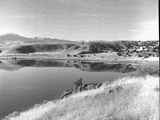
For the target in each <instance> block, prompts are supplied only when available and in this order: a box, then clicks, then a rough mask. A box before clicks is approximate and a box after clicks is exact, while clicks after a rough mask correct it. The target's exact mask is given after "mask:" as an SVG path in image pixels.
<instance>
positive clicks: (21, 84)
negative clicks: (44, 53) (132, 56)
mask: <svg viewBox="0 0 160 120" xmlns="http://www.w3.org/2000/svg"><path fill="white" fill-rule="evenodd" d="M134 71H136V69H135V68H134V67H133V66H132V65H130V64H109V63H98V62H97V63H93V62H92V63H91V62H80V61H55V60H7V61H6V60H5V61H0V118H2V117H4V116H6V115H8V114H9V113H12V112H13V111H22V110H25V109H27V108H30V107H31V106H33V105H35V104H38V103H42V102H43V101H44V100H53V99H56V98H58V97H59V96H60V95H61V93H62V92H63V91H64V90H65V89H68V88H71V87H72V86H73V82H74V81H76V80H77V79H79V78H83V79H84V80H85V82H96V81H98V82H105V81H110V82H112V81H113V80H115V79H117V78H119V77H122V76H125V75H127V74H129V73H132V72H134Z"/></svg>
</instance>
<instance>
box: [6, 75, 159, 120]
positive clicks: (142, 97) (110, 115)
mask: <svg viewBox="0 0 160 120" xmlns="http://www.w3.org/2000/svg"><path fill="white" fill-rule="evenodd" d="M158 82H159V78H158V77H156V76H144V77H126V78H122V79H119V80H116V81H114V82H113V83H111V84H107V83H106V84H103V86H101V87H100V88H98V89H93V90H88V91H84V92H80V93H76V94H73V95H72V96H70V97H67V98H64V99H62V100H57V101H50V102H47V103H44V104H42V105H37V106H35V107H34V108H32V109H29V110H27V111H25V112H21V113H18V112H15V113H13V114H11V115H9V116H7V117H6V118H5V119H4V120H159V84H158Z"/></svg>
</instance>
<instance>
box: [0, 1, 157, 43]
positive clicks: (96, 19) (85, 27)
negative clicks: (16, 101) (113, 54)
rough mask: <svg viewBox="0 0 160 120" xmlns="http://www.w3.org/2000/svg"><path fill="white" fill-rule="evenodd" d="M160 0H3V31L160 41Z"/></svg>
mask: <svg viewBox="0 0 160 120" xmlns="http://www.w3.org/2000/svg"><path fill="white" fill-rule="evenodd" d="M158 24H159V23H158V0H0V34H6V33H16V34H20V35H24V36H28V37H35V36H37V37H52V38H59V39H67V40H87V41H88V40H106V41H107V40H157V39H159V37H158V29H159V28H158Z"/></svg>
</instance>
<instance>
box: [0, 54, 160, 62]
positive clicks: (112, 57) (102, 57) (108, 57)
mask: <svg viewBox="0 0 160 120" xmlns="http://www.w3.org/2000/svg"><path fill="white" fill-rule="evenodd" d="M5 59H55V60H80V61H93V62H96V61H101V62H109V61H112V62H117V61H119V62H121V61H122V62H123V61H124V62H125V61H130V62H132V61H133V62H136V61H137V62H138V61H139V62H147V61H159V57H152V56H150V57H147V58H144V57H137V56H131V57H123V56H118V55H116V54H115V53H109V54H108V53H100V54H94V55H91V54H88V55H87V56H85V57H74V56H69V57H68V56H66V55H64V54H58V55H57V54H31V55H28V54H16V55H15V54H8V55H7V54H6V55H5V54H4V55H0V60H5Z"/></svg>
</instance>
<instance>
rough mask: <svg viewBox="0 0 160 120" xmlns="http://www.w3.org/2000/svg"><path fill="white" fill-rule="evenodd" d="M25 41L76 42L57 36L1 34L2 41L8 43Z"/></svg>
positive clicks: (0, 39) (0, 40)
mask: <svg viewBox="0 0 160 120" xmlns="http://www.w3.org/2000/svg"><path fill="white" fill-rule="evenodd" d="M17 41H19V42H24V43H41V42H42V43H44V42H45V43H50V42H58V43H70V42H72V43H75V41H69V40H61V39H56V38H39V37H34V38H30V37H24V36H21V35H18V34H12V33H10V34H4V35H1V36H0V43H1V44H3V43H6V42H11V43H12V42H17Z"/></svg>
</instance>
